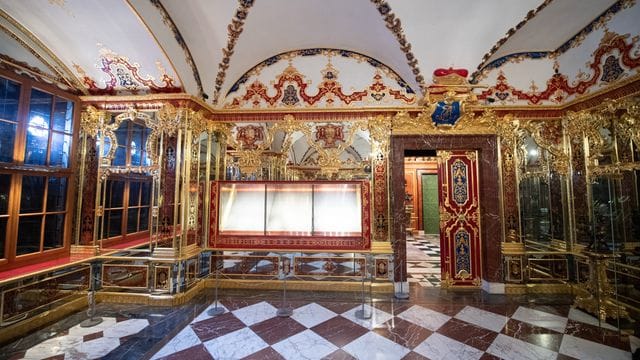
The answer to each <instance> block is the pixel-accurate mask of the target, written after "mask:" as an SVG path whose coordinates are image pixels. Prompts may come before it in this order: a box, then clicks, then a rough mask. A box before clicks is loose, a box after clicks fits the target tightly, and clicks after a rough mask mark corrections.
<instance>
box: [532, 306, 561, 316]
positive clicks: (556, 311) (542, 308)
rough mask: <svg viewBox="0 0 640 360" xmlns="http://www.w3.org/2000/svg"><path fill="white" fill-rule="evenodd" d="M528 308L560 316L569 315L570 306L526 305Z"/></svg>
mask: <svg viewBox="0 0 640 360" xmlns="http://www.w3.org/2000/svg"><path fill="white" fill-rule="evenodd" d="M527 307H528V308H529V309H534V310H538V311H543V312H546V313H549V314H553V315H558V316H562V317H569V310H571V307H570V306H567V305H537V304H534V305H527Z"/></svg>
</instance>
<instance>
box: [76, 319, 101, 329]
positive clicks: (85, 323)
mask: <svg viewBox="0 0 640 360" xmlns="http://www.w3.org/2000/svg"><path fill="white" fill-rule="evenodd" d="M101 322H102V318H101V317H90V318H88V319H87V320H85V321H83V322H81V323H80V327H83V328H88V327H92V326H96V325H98V324H100V323H101Z"/></svg>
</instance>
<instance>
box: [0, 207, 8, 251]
mask: <svg viewBox="0 0 640 360" xmlns="http://www.w3.org/2000/svg"><path fill="white" fill-rule="evenodd" d="M7 220H9V218H8V217H2V218H0V259H3V258H4V244H5V239H6V237H7Z"/></svg>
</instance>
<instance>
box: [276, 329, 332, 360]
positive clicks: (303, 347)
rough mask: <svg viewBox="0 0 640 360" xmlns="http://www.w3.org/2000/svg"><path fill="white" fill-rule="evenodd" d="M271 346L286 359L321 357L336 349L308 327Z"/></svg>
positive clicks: (296, 359)
mask: <svg viewBox="0 0 640 360" xmlns="http://www.w3.org/2000/svg"><path fill="white" fill-rule="evenodd" d="M271 347H272V348H273V349H274V350H276V351H277V352H278V353H280V355H282V356H283V357H284V358H285V359H287V360H290V359H291V360H299V359H322V358H323V357H325V356H327V355H329V354H331V353H332V352H334V351H336V350H338V348H337V347H336V346H335V345H333V344H332V343H330V342H329V341H328V340H326V339H325V338H323V337H322V336H320V335H318V334H316V333H314V332H313V331H311V330H308V329H307V330H305V331H303V332H301V333H298V334H296V335H294V336H292V337H289V338H286V339H284V340H282V341H280V342H278V343H275V344H273V345H271Z"/></svg>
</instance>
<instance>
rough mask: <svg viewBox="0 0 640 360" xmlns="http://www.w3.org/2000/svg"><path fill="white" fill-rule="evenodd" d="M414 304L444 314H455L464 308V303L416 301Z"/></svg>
mask: <svg viewBox="0 0 640 360" xmlns="http://www.w3.org/2000/svg"><path fill="white" fill-rule="evenodd" d="M414 305H420V306H422V307H423V308H425V309H430V310H433V311H436V312H439V313H441V314H445V315H448V316H455V315H456V314H457V313H459V312H460V310H462V309H464V307H465V306H466V305H457V304H436V303H426V304H423V303H418V304H414Z"/></svg>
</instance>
